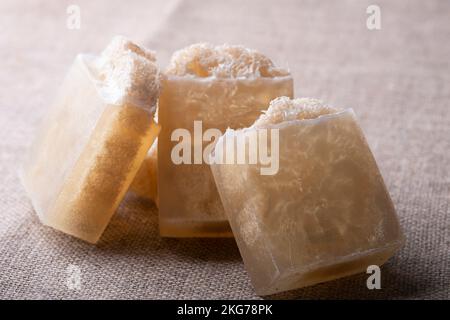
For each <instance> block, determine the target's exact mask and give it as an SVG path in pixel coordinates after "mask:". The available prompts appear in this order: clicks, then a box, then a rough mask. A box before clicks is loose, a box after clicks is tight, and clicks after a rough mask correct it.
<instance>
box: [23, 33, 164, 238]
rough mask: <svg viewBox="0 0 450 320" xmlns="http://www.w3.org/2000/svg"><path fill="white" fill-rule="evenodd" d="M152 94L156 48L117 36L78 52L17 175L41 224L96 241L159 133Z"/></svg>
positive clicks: (156, 78)
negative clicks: (92, 51)
mask: <svg viewBox="0 0 450 320" xmlns="http://www.w3.org/2000/svg"><path fill="white" fill-rule="evenodd" d="M158 93H159V70H158V68H157V67H156V64H155V57H154V54H153V53H152V52H150V51H147V50H145V49H143V48H140V47H139V46H137V45H135V44H134V43H132V42H130V41H128V40H126V39H124V38H122V37H116V38H114V39H113V41H112V42H111V44H110V45H109V46H108V47H107V48H106V49H105V50H104V51H103V53H102V54H101V55H99V56H94V55H78V56H77V57H76V59H75V61H74V63H73V64H72V66H71V68H70V70H69V72H68V74H67V76H66V78H65V80H64V82H63V84H62V87H61V88H60V90H59V92H58V94H57V98H56V100H55V101H54V103H53V106H52V107H51V108H50V111H49V112H48V114H47V116H46V117H45V119H44V123H43V125H42V127H41V129H40V130H39V131H38V132H37V134H36V137H35V139H34V142H33V143H32V146H31V148H30V150H29V152H28V154H27V157H26V160H25V164H24V166H23V169H22V171H21V173H20V176H21V180H22V182H23V185H24V187H25V189H26V191H27V193H28V195H29V197H30V199H31V202H32V204H33V207H34V209H35V211H36V212H37V214H38V216H39V218H40V220H41V221H42V223H43V224H45V225H48V226H50V227H53V228H55V229H57V230H60V231H62V232H65V233H67V234H70V235H72V236H75V237H77V238H80V239H82V240H85V241H88V242H91V243H95V242H97V241H98V240H99V238H100V236H101V234H102V233H103V231H104V230H105V228H106V226H107V225H108V222H109V220H110V219H111V216H112V215H113V213H114V211H115V210H116V208H117V206H118V205H119V203H120V201H121V200H122V198H123V196H124V194H125V192H126V190H127V189H128V187H129V185H130V184H131V181H132V180H133V178H134V176H135V174H136V172H137V170H138V169H139V167H140V165H141V163H142V162H143V160H144V158H145V155H146V153H147V150H148V149H149V148H150V146H151V145H152V143H153V141H154V139H155V138H156V136H157V134H158V132H159V127H158V126H157V125H156V124H155V123H154V122H153V120H152V119H153V113H154V110H155V105H156V99H157V97H158Z"/></svg>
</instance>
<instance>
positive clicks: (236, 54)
mask: <svg viewBox="0 0 450 320" xmlns="http://www.w3.org/2000/svg"><path fill="white" fill-rule="evenodd" d="M162 88H163V89H162V92H161V96H160V100H159V111H158V112H159V114H158V116H159V123H160V125H161V127H162V129H161V133H160V135H159V137H158V197H159V217H160V220H159V226H160V234H161V235H162V236H169V237H228V236H232V233H231V230H230V227H229V223H228V221H227V219H226V217H225V213H224V210H223V206H222V203H221V201H220V198H219V194H218V193H217V189H216V186H215V183H214V179H213V177H212V174H211V170H210V168H209V165H208V164H207V163H206V162H205V158H204V157H203V152H207V150H208V146H209V145H210V143H214V138H211V137H210V136H208V134H207V133H206V131H207V130H208V129H217V130H219V131H220V132H221V133H220V134H219V135H218V136H217V138H218V137H219V136H220V135H221V134H222V133H223V132H224V131H225V130H226V129H227V128H228V127H231V128H241V127H245V126H249V125H250V124H252V123H253V122H254V121H255V120H256V119H257V118H258V116H259V114H260V113H261V111H262V110H264V109H265V108H266V107H267V105H268V103H269V102H270V100H272V99H273V98H275V97H278V96H281V95H286V96H292V94H293V88H292V78H291V76H290V74H289V72H288V71H286V70H283V69H280V68H277V67H275V66H274V65H273V63H272V62H271V61H270V60H269V59H268V58H267V57H265V56H263V55H262V54H260V53H258V52H256V51H254V50H249V49H246V48H243V47H240V46H219V47H213V46H211V45H207V44H199V45H193V46H191V47H188V48H186V49H183V50H181V51H179V52H176V53H175V54H174V56H173V57H172V61H171V64H170V66H169V68H168V70H167V72H166V77H165V78H164V80H163V84H162ZM194 122H195V123H194ZM194 127H196V128H197V133H195V132H194ZM179 129H183V130H185V131H187V133H188V134H189V135H190V137H187V138H186V141H183V140H184V138H180V139H178V140H177V138H176V137H175V138H174V139H172V134H175V136H176V133H177V130H179ZM184 133H186V132H184ZM203 134H205V137H203ZM180 142H182V143H186V145H187V146H188V149H189V153H190V154H191V155H188V156H187V158H189V159H190V162H186V161H184V162H182V163H176V162H177V161H174V159H173V158H172V151H173V150H174V148H176V146H177V145H179V143H180ZM194 145H195V146H194ZM185 151H186V150H185ZM181 153H183V152H181Z"/></svg>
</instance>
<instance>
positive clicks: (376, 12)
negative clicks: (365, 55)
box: [366, 4, 381, 30]
mask: <svg viewBox="0 0 450 320" xmlns="http://www.w3.org/2000/svg"><path fill="white" fill-rule="evenodd" d="M366 13H367V14H368V15H369V16H368V17H367V20H366V27H367V29H369V30H380V29H381V9H380V7H379V6H377V5H376V4H372V5H370V6H368V7H367V9H366Z"/></svg>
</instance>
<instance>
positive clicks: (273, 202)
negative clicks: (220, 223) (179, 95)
mask: <svg viewBox="0 0 450 320" xmlns="http://www.w3.org/2000/svg"><path fill="white" fill-rule="evenodd" d="M255 132H256V133H257V134H258V137H261V138H260V140H259V141H262V144H261V145H262V146H266V147H267V150H268V153H267V154H270V157H271V158H272V160H273V161H275V159H278V164H277V165H276V166H272V167H274V168H276V169H277V170H273V171H272V172H270V171H269V172H267V171H266V172H265V171H264V170H262V169H267V168H268V167H269V162H266V163H263V162H262V161H259V160H258V161H253V163H251V161H250V160H247V161H245V162H244V163H241V164H239V163H238V162H237V160H235V161H234V162H233V161H228V160H227V162H225V161H224V160H221V159H226V157H227V154H228V153H232V151H230V150H234V152H235V154H236V155H237V154H238V150H244V149H241V148H243V147H245V148H247V149H245V152H246V153H244V154H245V155H246V157H247V158H246V159H250V154H249V152H250V151H253V152H254V150H253V149H250V146H249V141H250V140H249V139H247V138H246V139H247V140H244V139H243V138H244V137H249V136H252V133H253V135H254V134H255ZM261 132H265V133H264V134H261ZM276 132H277V134H275V133H276ZM264 137H267V139H264ZM275 140H276V141H275ZM233 141H234V142H233ZM237 141H243V142H242V143H241V144H239V143H238V142H237ZM277 142H278V147H276V146H277ZM227 145H228V147H226V146H227ZM261 145H259V150H256V152H258V153H259V152H261ZM249 150H250V151H249ZM241 152H244V151H241ZM263 153H265V152H263ZM218 155H221V156H220V157H219V156H218ZM231 159H233V157H231ZM258 159H259V158H258ZM211 161H213V163H212V164H211V169H212V171H213V174H214V178H215V182H216V184H217V187H218V190H219V193H220V196H221V199H222V201H223V204H224V207H225V211H226V214H227V217H228V219H229V221H230V225H231V228H232V230H233V233H234V236H235V239H236V241H237V244H238V246H239V250H240V252H241V255H242V257H243V260H244V264H245V267H246V269H247V271H248V273H249V274H250V277H251V281H252V283H253V285H254V287H255V290H256V292H257V293H258V294H259V295H268V294H274V293H277V292H281V291H286V290H291V289H296V288H301V287H305V286H310V285H313V284H316V283H319V282H324V281H329V280H333V279H336V278H340V277H344V276H348V275H351V274H355V273H359V272H365V271H366V269H367V267H368V266H369V265H378V266H379V265H381V264H383V263H384V262H385V261H386V260H387V259H388V258H389V257H391V256H392V255H393V254H394V252H395V251H396V250H397V249H398V248H399V247H400V246H401V245H402V243H403V235H402V232H401V229H400V227H399V222H398V220H397V216H396V212H395V209H394V206H393V203H392V201H391V198H390V196H389V194H388V191H387V189H386V186H385V184H384V182H383V179H382V177H381V175H380V171H379V169H378V167H377V164H376V162H375V159H374V157H373V155H372V153H371V151H370V149H369V147H368V145H367V142H366V140H365V138H364V134H363V132H362V131H361V129H360V127H359V125H358V123H357V120H356V118H355V114H354V112H353V111H352V110H351V109H346V110H341V109H336V108H333V107H329V106H327V105H324V104H323V103H322V102H320V101H318V100H314V99H295V100H291V99H289V98H287V97H280V98H278V99H275V100H274V101H272V102H271V104H270V107H269V109H268V111H267V112H266V113H265V114H264V115H261V117H260V118H259V119H258V120H257V121H256V122H255V123H254V124H253V125H252V126H250V127H249V128H246V129H242V130H236V131H235V130H231V129H230V130H227V132H226V133H225V134H224V135H223V136H222V137H221V138H220V139H219V141H218V143H217V144H216V146H215V149H214V152H213V153H212V155H211ZM227 163H228V164H227Z"/></svg>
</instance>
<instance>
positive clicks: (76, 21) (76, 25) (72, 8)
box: [66, 4, 81, 30]
mask: <svg viewBox="0 0 450 320" xmlns="http://www.w3.org/2000/svg"><path fill="white" fill-rule="evenodd" d="M66 13H67V20H66V27H67V29H69V30H78V29H80V28H81V9H80V6H78V5H76V4H71V5H69V6H68V7H67V9H66Z"/></svg>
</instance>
